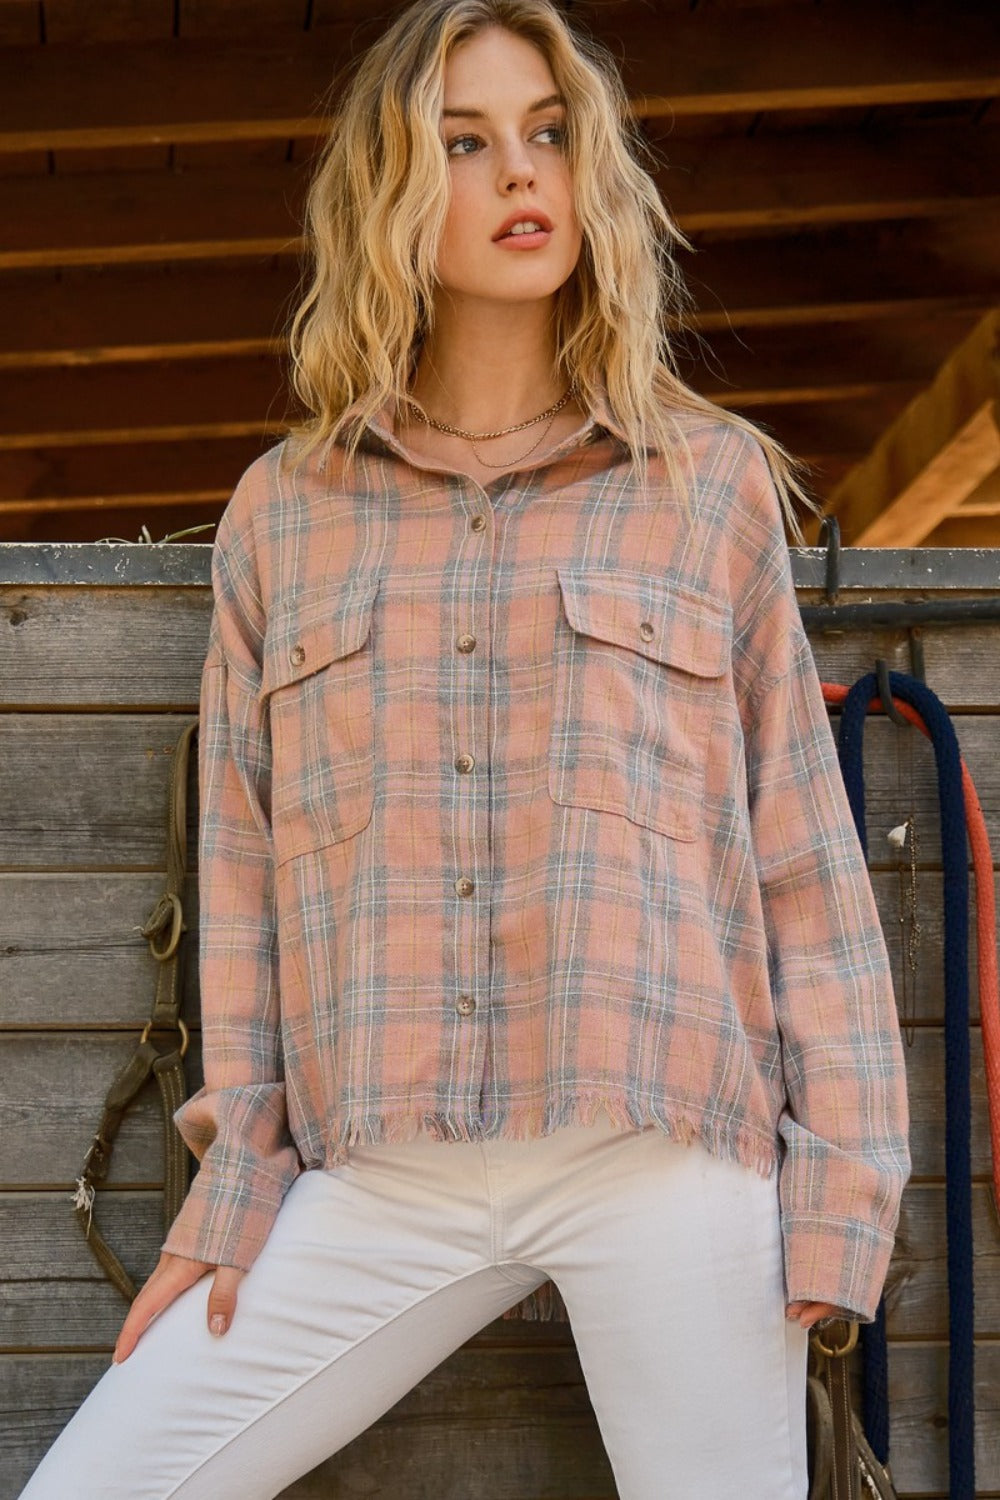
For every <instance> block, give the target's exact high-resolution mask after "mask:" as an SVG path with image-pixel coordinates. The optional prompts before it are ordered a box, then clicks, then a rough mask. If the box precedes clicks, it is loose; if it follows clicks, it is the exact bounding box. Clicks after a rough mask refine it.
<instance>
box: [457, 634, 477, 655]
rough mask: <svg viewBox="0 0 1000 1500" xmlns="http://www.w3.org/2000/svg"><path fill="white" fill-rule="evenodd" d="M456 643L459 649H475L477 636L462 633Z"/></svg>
mask: <svg viewBox="0 0 1000 1500" xmlns="http://www.w3.org/2000/svg"><path fill="white" fill-rule="evenodd" d="M456 644H457V646H458V649H459V651H475V649H476V637H475V636H474V635H460V636H459V638H458V641H457V643H456Z"/></svg>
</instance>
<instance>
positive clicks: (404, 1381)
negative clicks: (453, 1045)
mask: <svg viewBox="0 0 1000 1500" xmlns="http://www.w3.org/2000/svg"><path fill="white" fill-rule="evenodd" d="M213 1274H214V1273H206V1274H205V1275H204V1276H203V1277H202V1278H201V1280H200V1281H198V1282H196V1283H195V1284H194V1286H192V1287H189V1288H188V1289H187V1290H186V1291H185V1292H183V1293H182V1294H181V1295H180V1297H178V1298H177V1299H176V1300H175V1301H174V1302H173V1303H171V1304H170V1306H169V1307H167V1308H165V1309H164V1311H163V1312H162V1313H160V1314H159V1316H158V1317H156V1318H155V1319H154V1320H153V1322H152V1323H151V1324H150V1325H149V1326H148V1328H147V1329H146V1331H145V1332H144V1333H143V1334H142V1335H141V1337H140V1339H139V1342H138V1344H137V1345H136V1348H135V1349H134V1351H133V1352H132V1354H131V1355H130V1356H129V1357H128V1359H127V1360H125V1361H124V1362H123V1363H122V1364H121V1365H111V1366H110V1367H109V1369H108V1370H107V1372H106V1373H105V1374H104V1375H103V1376H102V1377H101V1379H100V1380H99V1381H98V1383H97V1385H96V1386H95V1387H94V1389H93V1390H92V1391H91V1393H90V1395H89V1396H88V1397H87V1399H86V1400H85V1401H84V1402H83V1404H82V1406H81V1407H80V1408H79V1410H78V1411H77V1413H76V1414H75V1415H74V1416H73V1418H72V1419H71V1421H70V1422H69V1423H68V1424H67V1426H66V1427H65V1428H64V1429H63V1431H62V1432H61V1433H60V1435H59V1437H58V1438H57V1439H56V1441H55V1442H54V1443H53V1445H52V1446H51V1448H50V1449H49V1451H48V1453H47V1454H46V1455H45V1457H44V1458H43V1459H42V1462H41V1463H40V1465H39V1467H38V1468H37V1469H36V1471H35V1473H34V1475H33V1477H32V1478H31V1480H30V1481H29V1483H28V1486H27V1488H26V1489H25V1490H24V1491H23V1492H22V1500H230V1497H232V1500H236V1497H239V1500H270V1497H273V1496H276V1495H278V1494H279V1493H280V1492H281V1491H282V1490H283V1489H284V1488H285V1487H286V1486H288V1485H290V1484H291V1483H292V1481H293V1480H295V1479H296V1478H297V1477H298V1476H300V1475H302V1474H305V1473H307V1472H308V1471H309V1470H310V1469H312V1468H314V1467H315V1466H316V1465H317V1464H319V1463H321V1462H322V1461H323V1459H325V1458H327V1457H329V1456H330V1455H331V1454H334V1453H336V1452H338V1451H339V1450H340V1449H341V1448H342V1447H343V1446H344V1445H345V1444H346V1443H348V1442H350V1441H351V1439H352V1438H354V1437H356V1436H357V1435H358V1434H359V1433H361V1432H363V1431H364V1430H365V1428H367V1427H368V1426H370V1425H371V1423H373V1422H374V1421H376V1419H377V1418H378V1417H380V1416H381V1415H382V1413H383V1412H385V1411H387V1410H388V1409H389V1407H391V1406H393V1405H394V1404H395V1403H396V1402H397V1401H398V1400H400V1398H401V1397H402V1396H404V1395H405V1394H406V1392H407V1391H409V1390H410V1389H412V1387H413V1386H414V1385H416V1384H417V1382H418V1381H420V1380H421V1379H422V1378H423V1377H424V1376H425V1375H426V1374H427V1373H428V1372H429V1371H430V1370H432V1369H434V1368H435V1366H436V1365H438V1364H440V1363H441V1361H442V1360H444V1359H446V1358H447V1356H448V1355H449V1354H450V1353H451V1352H452V1351H453V1350H455V1349H457V1348H458V1347H459V1346H460V1345H461V1344H463V1343H464V1342H465V1341H466V1340H467V1339H469V1338H470V1337H471V1336H472V1335H473V1334H474V1333H475V1332H476V1331H477V1330H478V1329H480V1328H482V1327H483V1326H484V1324H486V1323H488V1322H491V1321H492V1320H493V1319H495V1318H498V1317H499V1316H500V1315H501V1313H502V1312H503V1311H504V1309H505V1308H507V1307H510V1306H511V1305H512V1304H513V1303H515V1302H517V1301H520V1299H521V1298H522V1297H524V1296H525V1295H526V1294H527V1293H528V1292H529V1291H530V1290H531V1289H532V1288H533V1287H536V1286H538V1285H540V1284H541V1282H542V1281H543V1280H544V1279H545V1277H551V1279H552V1280H553V1281H554V1282H555V1284H556V1285H557V1287H558V1288H559V1290H560V1291H561V1293H562V1296H563V1299H564V1301H565V1303H566V1308H567V1311H568V1312H569V1315H570V1319H571V1324H572V1331H573V1337H574V1340H575V1343H576V1348H577V1352H578V1354H579V1357H580V1361H581V1365H582V1368H583V1372H584V1376H585V1379H586V1382H587V1389H588V1392H589V1395H590V1400H591V1403H592V1405H593V1408H594V1412H595V1414H596V1417H597V1421H598V1424H599V1427H600V1432H601V1436H602V1438H603V1441H604V1445H605V1447H606V1449H607V1453H608V1457H609V1459H610V1461H611V1465H612V1468H613V1470H614V1476H615V1481H616V1485H617V1489H618V1494H619V1496H620V1497H621V1500H691V1497H692V1496H699V1497H703V1500H805V1497H806V1495H807V1491H808V1480H807V1468H806V1396H805V1389H806V1385H805V1382H806V1360H807V1352H808V1334H807V1332H806V1331H805V1330H804V1329H803V1328H802V1327H801V1326H800V1325H799V1324H798V1323H797V1322H789V1321H788V1320H787V1319H786V1317H785V1313H784V1309H785V1287H784V1274H783V1268H782V1249H781V1234H780V1225H779V1218H778V1196H777V1179H776V1177H772V1178H771V1179H769V1180H768V1179H764V1178H762V1177H759V1176H758V1175H757V1174H756V1173H754V1172H752V1171H751V1170H749V1169H748V1168H746V1167H743V1166H740V1165H738V1164H737V1163H735V1162H728V1161H722V1160H720V1159H719V1158H717V1157H715V1156H713V1155H711V1154H710V1153H709V1152H708V1151H707V1150H706V1149H705V1148H704V1147H703V1146H701V1145H698V1144H695V1145H691V1146H683V1145H680V1144H678V1143H677V1142H676V1141H673V1140H671V1139H670V1138H669V1137H667V1136H666V1135H664V1134H663V1132H662V1131H660V1130H659V1129H658V1128H657V1127H652V1128H648V1129H645V1130H641V1131H637V1130H633V1131H628V1132H622V1131H618V1130H615V1129H614V1128H613V1127H612V1126H611V1124H610V1122H606V1120H605V1117H604V1116H603V1115H602V1116H601V1117H600V1122H599V1123H598V1124H595V1125H589V1126H567V1127H564V1128H562V1129H560V1130H557V1131H555V1132H554V1133H553V1134H552V1135H549V1136H546V1137H543V1138H541V1139H533V1140H528V1141H503V1140H496V1141H484V1142H475V1143H469V1142H447V1143H446V1142H440V1141H434V1140H432V1139H431V1138H430V1137H428V1136H420V1137H418V1138H417V1139H416V1140H413V1141H408V1142H406V1143H405V1144H402V1145H392V1146H387V1145H378V1146H364V1147H357V1148H355V1150H354V1152H353V1155H352V1158H351V1160H350V1161H349V1162H347V1163H345V1164H344V1165H343V1166H340V1167H337V1168H335V1169H333V1170H332V1171H327V1170H323V1169H313V1170H310V1171H307V1172H303V1173H301V1174H300V1175H299V1177H297V1178H296V1179H295V1181H294V1183H293V1184H292V1186H291V1188H290V1189H289V1191H288V1193H287V1195H286V1197H285V1199H284V1201H283V1203H282V1206H281V1209H280V1212H279V1214H278V1217H277V1219H276V1221H275V1224H274V1226H273V1228H272V1230H271V1233H270V1235H269V1236H268V1239H267V1241H266V1242H265V1245H264V1247H263V1249H262V1250H261V1252H260V1254H259V1256H258V1258H257V1260H256V1261H255V1262H254V1264H253V1266H252V1267H251V1269H250V1270H249V1271H248V1272H247V1274H246V1275H245V1276H244V1277H243V1278H242V1280H241V1282H240V1284H239V1288H238V1293H237V1299H238V1300H237V1307H236V1314H235V1317H234V1319H233V1322H232V1325H231V1327H230V1329H229V1331H228V1332H227V1333H225V1334H224V1335H223V1336H222V1337H221V1338H216V1337H213V1335H212V1334H210V1333H209V1331H208V1327H207V1316H206V1307H207V1301H208V1293H209V1290H210V1288H211V1284H212V1278H213ZM123 1316H124V1314H123ZM405 1494H406V1482H405V1479H403V1478H401V1480H400V1488H399V1500H405ZM484 1500H488V1497H484Z"/></svg>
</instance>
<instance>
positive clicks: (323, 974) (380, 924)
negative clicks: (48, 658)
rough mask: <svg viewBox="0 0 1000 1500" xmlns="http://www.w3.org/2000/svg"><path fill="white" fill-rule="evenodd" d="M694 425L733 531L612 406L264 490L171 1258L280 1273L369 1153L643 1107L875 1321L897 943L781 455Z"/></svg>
mask: <svg viewBox="0 0 1000 1500" xmlns="http://www.w3.org/2000/svg"><path fill="white" fill-rule="evenodd" d="M682 420H683V421H684V423H685V430H686V433H687V437H688V440H689V442H690V445H691V451H692V455H693V458H694V463H695V470H696V479H697V483H696V486H695V493H694V496H693V500H694V504H695V514H694V524H693V526H689V525H688V522H687V520H686V517H685V514H684V510H683V508H682V506H681V505H680V503H679V501H678V499H677V497H676V496H675V495H674V494H672V493H671V490H670V488H669V487H668V486H667V484H666V482H665V480H664V478H663V471H662V466H661V467H658V464H660V465H662V461H661V460H659V459H658V456H657V455H656V454H655V453H652V454H651V477H650V482H649V484H648V485H647V487H646V488H645V489H643V490H640V489H639V488H638V487H637V485H636V483H635V480H634V477H633V476H632V475H631V474H630V473H629V465H628V458H627V454H626V452H625V449H624V447H623V444H622V441H621V439H622V433H621V431H620V428H619V427H618V426H617V424H616V422H615V420H614V417H613V415H612V413H611V412H610V409H609V408H608V405H607V402H606V400H601V401H599V402H598V403H597V409H596V410H595V411H592V412H591V413H590V415H588V416H587V418H586V420H585V422H584V423H583V424H582V425H581V427H580V429H579V430H578V431H577V432H576V433H575V434H574V435H572V436H571V437H568V438H566V439H565V440H564V441H563V442H562V443H561V444H560V445H559V446H558V447H557V448H556V449H555V450H553V451H552V452H550V454H549V456H548V457H547V458H546V459H545V460H544V461H543V462H541V463H538V464H536V465H534V466H532V465H531V464H530V463H525V464H524V465H522V467H521V468H520V469H519V470H515V471H513V472H509V473H505V474H503V475H502V476H500V477H498V478H497V479H496V480H495V481H493V482H492V483H490V484H489V485H487V486H486V487H485V488H483V487H480V486H479V485H477V484H476V483H474V482H473V481H472V480H471V478H469V477H468V476H465V475H461V474H458V473H457V472H453V471H449V470H446V469H443V468H441V467H435V466H433V465H431V464H430V463H428V462H427V461H424V460H420V459H417V458H416V457H415V456H414V455H412V454H410V453H409V452H408V451H407V450H406V449H405V448H403V447H402V446H401V445H400V443H399V442H398V441H397V439H396V438H395V437H394V435H393V433H392V428H391V422H390V419H389V414H388V411H385V412H383V413H382V415H381V416H380V418H379V419H378V420H377V421H375V422H373V423H371V424H369V427H368V428H367V429H366V432H365V438H364V445H363V448H362V450H361V452H360V453H359V457H358V465H357V468H356V469H355V471H354V472H353V473H352V472H351V471H350V470H349V469H348V468H347V467H346V466H345V463H344V457H345V455H344V449H343V447H342V446H339V445H334V446H333V447H332V448H331V450H330V453H329V455H328V456H327V458H326V459H325V460H323V461H320V460H319V459H318V458H317V456H316V455H315V454H314V455H313V456H312V457H311V458H310V460H309V461H308V462H307V463H306V464H305V465H303V466H302V468H301V469H300V471H299V473H298V474H297V475H296V476H294V478H293V477H292V476H291V475H289V474H287V473H285V472H280V471H279V467H278V458H279V454H280V453H281V451H282V445H281V444H279V445H277V446H275V447H273V448H272V449H270V450H269V451H268V452H266V453H265V454H263V455H262V456H261V457H259V458H258V459H256V460H255V461H254V462H253V463H251V464H250V466H249V467H248V468H247V470H246V471H245V473H244V474H243V475H242V477H241V479H240V481H239V483H238V484H237V487H236V490H235V493H234V494H233V496H232V499H231V500H230V502H229V504H228V506H227V507H226V510H225V513H224V515H223V517H222V519H221V521H220V523H219V526H218V530H217V537H216V542H215V545H214V548H213V556H212V582H213V590H214V603H215V608H214V611H213V615H212V622H211V630H210V639H209V647H208V655H207V659H206V661H205V668H204V674H203V678H202V694H201V729H200V747H199V749H200V755H199V782H200V794H201V823H200V837H199V887H200V924H201V926H200V979H201V1004H202V1028H203V1047H204V1069H205V1084H204V1087H202V1088H200V1089H199V1090H198V1091H197V1093H195V1094H194V1095H193V1096H192V1097H191V1098H190V1099H189V1100H187V1102H186V1103H185V1104H183V1105H182V1106H181V1107H180V1109H178V1110H177V1112H176V1114H175V1116H174V1119H175V1120H176V1122H177V1125H178V1128H179V1130H180V1132H181V1134H182V1136H183V1138H184V1139H185V1141H186V1142H187V1143H188V1145H189V1146H190V1148H191V1150H192V1152H193V1153H194V1155H195V1156H196V1157H197V1158H198V1160H199V1162H200V1169H199V1171H198V1172H197V1174H196V1176H195V1178H194V1180H193V1182H192V1185H191V1189H190V1192H189V1194H188V1197H187V1199H186V1201H185V1203H184V1205H183V1207H182V1209H181V1212H180V1213H179V1215H178V1217H177V1219H176V1220H175V1222H174V1224H173V1226H172V1227H171V1229H170V1232H169V1234H168V1235H167V1238H166V1240H165V1242H164V1248H165V1249H166V1250H169V1251H172V1252H174V1253H175V1254H179V1255H185V1256H188V1257H191V1258H193V1259H196V1260H202V1261H206V1262H208V1263H210V1264H213V1265H214V1264H225V1265H234V1266H240V1267H243V1268H248V1267H249V1266H250V1265H251V1264H252V1262H253V1260H254V1258H255V1256H256V1255H257V1254H258V1252H259V1250H260V1248H261V1246H262V1244H263V1243H264V1240H265V1238H266V1236H267V1234H268V1232H269V1229H270V1226H271V1224H272V1223H273V1221H274V1218H275V1215H276V1214H277V1212H278V1209H279V1207H280V1204H281V1201H282V1198H283V1195H284V1193H285V1192H286V1190H287V1189H288V1187H289V1186H290V1184H291V1182H292V1181H293V1179H294V1178H295V1176H296V1175H297V1173H298V1172H300V1171H302V1170H303V1169H307V1168H312V1167H321V1166H325V1167H331V1166H335V1165H337V1164H339V1163H341V1162H343V1161H344V1160H346V1158H347V1156H348V1154H349V1152H350V1149H351V1146H352V1145H353V1144H354V1143H356V1142H359V1141H360V1142H368V1143H370V1142H377V1141H400V1140H405V1139H408V1138H411V1137H412V1136H413V1135H414V1134H415V1133H416V1132H418V1131H426V1132H428V1133H430V1135H432V1136H433V1137H434V1138H436V1139H438V1140H440V1141H441V1142H442V1143H447V1142H448V1141H451V1140H470V1139H471V1140H479V1139H486V1138H491V1137H494V1136H507V1137H526V1136H527V1137H530V1136H537V1135H539V1134H546V1133H548V1132H550V1131H552V1130H554V1129H555V1128H556V1127H558V1126H559V1125H561V1124H564V1123H565V1124H571V1123H586V1122H588V1121H590V1120H593V1119H594V1118H595V1116H596V1114H597V1113H598V1112H600V1111H604V1112H606V1113H607V1114H608V1115H610V1117H611V1119H612V1120H613V1121H614V1122H615V1123H616V1124H617V1125H618V1126H619V1127H620V1128H634V1127H642V1126H657V1127H659V1128H660V1129H662V1130H663V1131H665V1132H667V1133H668V1134H669V1135H672V1136H675V1137H676V1138H677V1139H679V1140H682V1141H688V1140H691V1139H692V1138H694V1137H698V1138H700V1139H701V1140H702V1141H703V1142H704V1143H705V1145H706V1146H707V1147H708V1148H709V1149H710V1150H711V1151H713V1152H715V1153H717V1154H718V1155H721V1156H725V1157H730V1158H734V1159H736V1160H738V1161H739V1162H741V1163H743V1164H744V1165H745V1166H746V1167H747V1168H748V1169H749V1170H754V1171H757V1172H759V1173H760V1174H762V1175H764V1176H769V1175H770V1174H771V1173H772V1172H773V1171H774V1170H777V1172H778V1179H777V1188H778V1194H779V1199H780V1208H781V1215H782V1229H783V1236H784V1242H785V1254H786V1280H787V1292H788V1296H789V1298H790V1299H799V1298H802V1299H807V1300H819V1301H827V1302H832V1303H834V1304H836V1305H838V1306H841V1307H845V1308H848V1309H850V1310H851V1311H852V1312H853V1313H854V1314H855V1316H857V1317H859V1318H860V1319H861V1320H862V1321H871V1319H872V1318H873V1317H874V1315H875V1311H876V1308H877V1304H878V1299H879V1295H880V1292H881V1288H882V1284H883V1281H884V1278H885V1274H886V1271H887V1268H888V1263H889V1257H890V1254H891V1251H892V1247H893V1243H894V1231H895V1227H896V1224H897V1220H898V1213H899V1205H900V1199H901V1195H902V1191H903V1187H904V1185H905V1183H906V1181H907V1178H908V1176H909V1172H910V1157H909V1149H908V1128H909V1117H908V1108H907V1093H906V1078H905V1067H904V1059H903V1051H902V1044H901V1038H900V1033H899V1024H898V1020H897V1015H896V1006H895V999H894V994H893V988H892V980H891V976H890V968H889V960H888V955H887V951H886V944H885V941H884V937H883V933H882V929H881V926H880V922H879V917H878V913H877V910H876V907H875V902H874V898H873V894H872V888H871V883H870V880H869V876H868V871H867V868H866V865H865V860H864V856H863V854H862V851H861V846H860V843H859V840H858V837H857V834H856V831H855V828H854V823H853V819H852V817H851V813H850V808H849V805H848V801H847V794H846V791H845V788H844V784H843V781H842V779H841V776H840V771H839V767H838V764H837V756H836V748H835V743H834V738H833V733H832V729H831V726H830V721H829V717H828V714H827V709H826V706H825V704H824V702H823V697H822V691H821V688H820V683H819V679H818V676H817V673H816V668H815V664H814V661H813V657H812V654H811V650H810V647H809V644H808V641H807V638H806V636H805V632H804V630H803V627H802V621H801V616H800V614H799V610H798V606H797V603H796V598H795V591H794V586H793V583H792V574H791V561H790V557H789V552H788V547H787V544H786V541H785V535H784V528H783V524H782V518H781V511H780V507H779V504H778V499H777V495H776V492H775V489H774V485H773V482H772V480H771V477H770V473H769V470H768V467H767V462H766V459H765V456H764V452H763V449H762V448H761V446H760V444H759V443H758V442H757V441H756V439H753V438H750V437H748V436H746V435H745V434H743V433H740V432H738V431H736V430H734V429H732V428H731V427H729V426H727V425H726V424H724V423H723V422H722V421H719V420H713V419H711V418H698V419H695V418H693V417H690V416H688V417H684V418H682ZM734 1229H736V1230H737V1232H738V1226H734Z"/></svg>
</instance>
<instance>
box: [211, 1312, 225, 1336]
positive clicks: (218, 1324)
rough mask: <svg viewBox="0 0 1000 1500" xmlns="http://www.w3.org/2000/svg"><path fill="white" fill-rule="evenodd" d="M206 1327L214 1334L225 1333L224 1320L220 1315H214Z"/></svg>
mask: <svg viewBox="0 0 1000 1500" xmlns="http://www.w3.org/2000/svg"><path fill="white" fill-rule="evenodd" d="M208 1326H209V1328H211V1330H212V1332H213V1333H215V1334H219V1333H225V1331H226V1320H225V1318H224V1317H223V1315H222V1313H216V1314H215V1316H214V1317H213V1318H212V1321H211V1322H210V1323H209V1325H208Z"/></svg>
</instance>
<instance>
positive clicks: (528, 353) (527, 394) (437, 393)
mask: <svg viewBox="0 0 1000 1500" xmlns="http://www.w3.org/2000/svg"><path fill="white" fill-rule="evenodd" d="M503 312H504V309H503V308H500V309H499V315H496V316H493V317H490V318H483V317H480V318H477V319H472V318H469V319H466V320H465V321H464V322H463V324H462V325H461V327H459V326H457V325H456V324H455V323H454V322H453V321H451V322H449V320H445V319H442V320H440V322H439V323H438V325H437V326H436V327H435V331H434V337H433V339H432V340H430V341H428V342H427V343H425V345H424V347H423V348H422V350H421V352H420V355H419V358H418V362H417V369H416V373H415V375H414V378H413V380H412V381H411V383H410V394H411V395H412V396H413V397H414V399H415V400H417V401H419V402H420V403H421V405H422V406H423V408H424V410H425V411H426V412H427V414H428V416H430V417H434V418H435V419H436V420H437V421H439V422H447V423H449V424H450V425H451V426H453V427H461V428H464V429H466V430H467V431H471V432H492V431H495V430H496V429H498V428H502V427H511V426H513V425H514V424H515V423H517V422H524V421H527V420H528V418H529V417H534V416H537V415H538V413H539V412H542V411H545V410H546V409H547V408H548V407H549V406H552V405H553V404H554V403H555V402H556V401H558V400H559V398H560V397H561V396H562V395H563V394H564V392H565V390H566V384H567V382H566V381H565V379H563V378H561V377H559V376H558V375H557V373H556V370H555V351H554V348H553V346H552V342H551V338H550V337H549V331H550V326H551V325H550V324H549V323H547V324H544V325H542V324H540V323H539V322H538V320H537V318H536V319H533V320H530V319H526V318H525V317H524V316H523V309H518V308H514V309H509V310H508V318H507V326H506V327H504V325H503V322H502V314H503ZM519 313H520V314H521V316H518V314H519Z"/></svg>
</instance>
